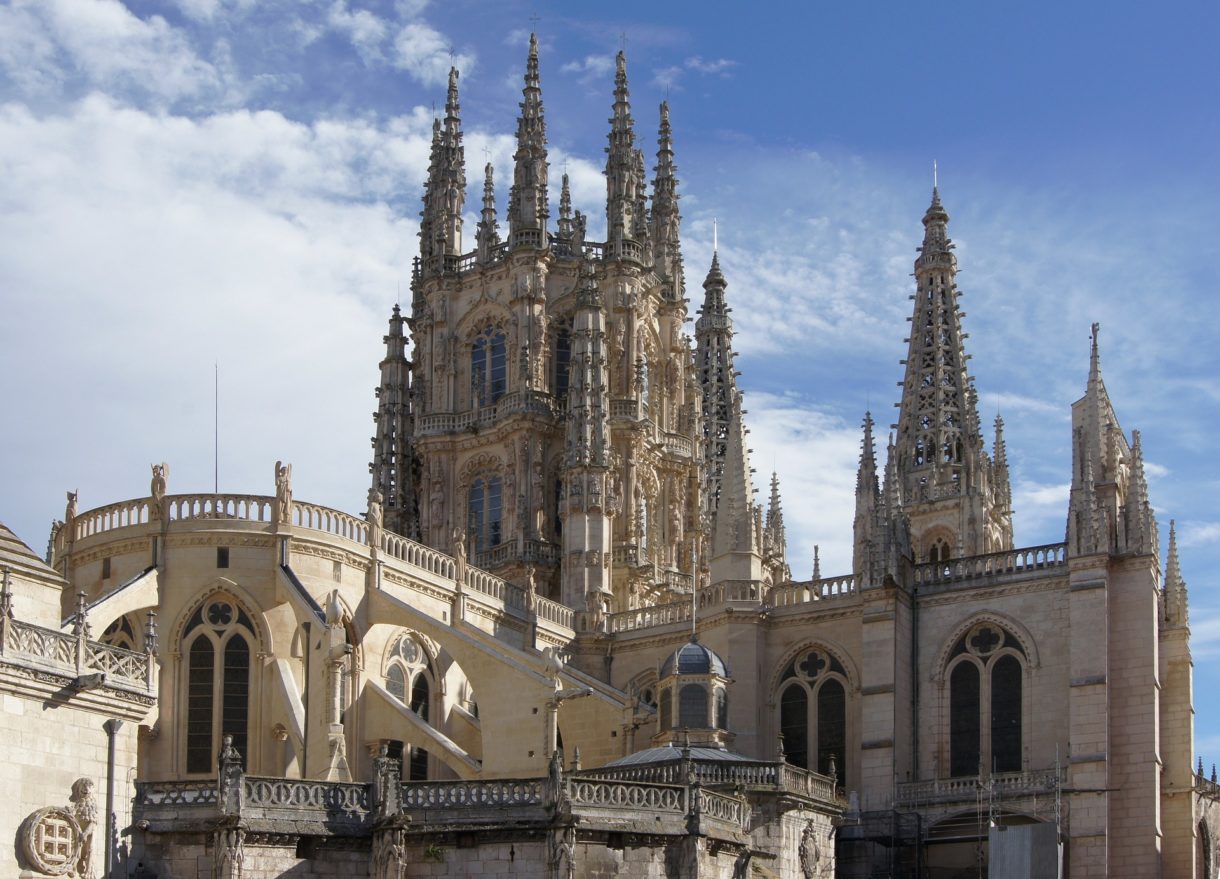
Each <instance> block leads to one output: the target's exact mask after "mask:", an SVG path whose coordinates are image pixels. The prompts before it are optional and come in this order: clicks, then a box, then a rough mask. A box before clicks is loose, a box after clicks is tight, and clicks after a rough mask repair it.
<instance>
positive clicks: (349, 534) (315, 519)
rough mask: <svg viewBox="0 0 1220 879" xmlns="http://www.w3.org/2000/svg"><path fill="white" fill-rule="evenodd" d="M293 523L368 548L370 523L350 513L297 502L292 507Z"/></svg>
mask: <svg viewBox="0 0 1220 879" xmlns="http://www.w3.org/2000/svg"><path fill="white" fill-rule="evenodd" d="M292 523H293V524H294V525H296V526H297V527H299V528H311V529H313V530H314V531H324V532H326V533H327V534H333V535H335V536H336V537H343V538H346V539H347V540H350V541H352V542H354V543H359V544H362V545H364V546H368V543H369V523H368V522H366V521H365V520H364V519H361V518H357V517H356V516H353V515H351V514H350V513H341V512H339V511H338V510H332V509H331V508H330V507H323V506H319V505H318V504H308V503H304V502H303V501H295V502H294V503H293V505H292Z"/></svg>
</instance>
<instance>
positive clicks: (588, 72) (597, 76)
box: [559, 55, 614, 85]
mask: <svg viewBox="0 0 1220 879" xmlns="http://www.w3.org/2000/svg"><path fill="white" fill-rule="evenodd" d="M613 70H614V56H612V55H586V56H585V57H584V58H581V59H579V60H577V61H569V62H568V63H567V64H564V65H563V66H562V67H560V68H559V72H560V73H566V74H569V75H573V76H575V77H576V80H577V82H579V83H581V84H582V85H589V84H591V83H594V82H598V83H600V82H602V81H603V80H605V78H606V77H607V76H609V75H610V73H611V72H613Z"/></svg>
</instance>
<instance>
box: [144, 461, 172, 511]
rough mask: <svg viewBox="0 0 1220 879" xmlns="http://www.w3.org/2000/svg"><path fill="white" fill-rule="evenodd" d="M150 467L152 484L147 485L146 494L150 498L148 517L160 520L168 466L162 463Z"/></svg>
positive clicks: (167, 477)
mask: <svg viewBox="0 0 1220 879" xmlns="http://www.w3.org/2000/svg"><path fill="white" fill-rule="evenodd" d="M151 466H152V482H151V483H150V484H149V487H148V493H149V494H150V495H151V496H152V503H151V504H150V505H149V515H150V516H152V518H154V519H159V518H161V508H162V507H163V506H164V502H165V490H166V487H167V484H168V480H169V465H168V464H166V463H165V462H164V461H162V462H161V463H160V464H153V465H151Z"/></svg>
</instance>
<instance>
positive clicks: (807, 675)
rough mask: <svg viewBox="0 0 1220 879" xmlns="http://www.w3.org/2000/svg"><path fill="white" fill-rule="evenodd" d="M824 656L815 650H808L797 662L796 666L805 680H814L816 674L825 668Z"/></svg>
mask: <svg viewBox="0 0 1220 879" xmlns="http://www.w3.org/2000/svg"><path fill="white" fill-rule="evenodd" d="M826 665H827V663H826V658H825V657H824V656H822V655H821V654H820V653H818V652H817V651H816V650H810V651H809V652H808V653H807V654H805V657H804V659H801V660H800V661H798V662H797V664H796V668H797V671H798V672H800V675H801V677H803V678H804V679H805V680H807V681H812V680H816V679H817V677H818V675H820V674H821V673H822V672H823V671H825V670H826Z"/></svg>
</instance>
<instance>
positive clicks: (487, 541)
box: [466, 476, 503, 552]
mask: <svg viewBox="0 0 1220 879" xmlns="http://www.w3.org/2000/svg"><path fill="white" fill-rule="evenodd" d="M501 495H502V488H501V482H500V477H499V476H481V477H479V478H478V479H476V480H475V481H474V482H473V483H471V485H470V493H469V498H468V503H467V523H466V524H467V531H468V533H469V534H470V540H471V548H472V549H474V550H476V551H478V552H484V551H486V550H488V549H490V548H491V547H493V546H498V545H499V544H500V541H501V539H502V537H503V532H502V521H503V498H502V496H501Z"/></svg>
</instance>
